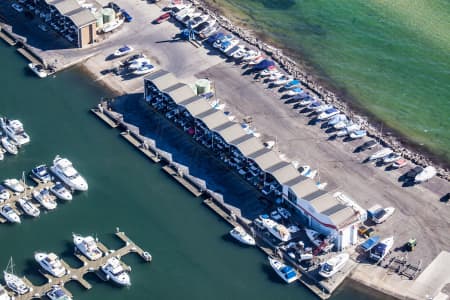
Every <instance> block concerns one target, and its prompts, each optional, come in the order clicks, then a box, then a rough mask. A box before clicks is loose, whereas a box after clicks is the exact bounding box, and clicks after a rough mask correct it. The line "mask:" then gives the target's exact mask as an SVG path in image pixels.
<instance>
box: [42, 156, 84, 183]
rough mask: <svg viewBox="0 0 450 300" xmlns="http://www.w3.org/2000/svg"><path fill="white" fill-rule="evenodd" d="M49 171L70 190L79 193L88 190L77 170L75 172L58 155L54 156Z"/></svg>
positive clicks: (69, 164)
mask: <svg viewBox="0 0 450 300" xmlns="http://www.w3.org/2000/svg"><path fill="white" fill-rule="evenodd" d="M50 170H51V171H52V172H53V173H55V175H56V176H58V177H59V178H60V179H61V180H62V181H63V182H64V183H65V184H67V185H68V186H69V187H71V188H72V189H74V190H79V191H87V190H88V184H87V182H86V180H85V179H84V178H83V177H82V176H81V175H80V174H78V172H77V170H75V168H74V167H73V166H72V163H71V162H70V160H68V159H67V158H61V157H60V156H59V155H58V156H56V157H55V159H54V160H53V166H51V167H50Z"/></svg>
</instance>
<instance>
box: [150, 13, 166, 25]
mask: <svg viewBox="0 0 450 300" xmlns="http://www.w3.org/2000/svg"><path fill="white" fill-rule="evenodd" d="M169 18H170V13H168V12H167V13H165V14H162V15H160V16H159V17H158V18H157V19H155V20H154V21H153V23H154V24H161V23H162V22H165V21H167V20H169Z"/></svg>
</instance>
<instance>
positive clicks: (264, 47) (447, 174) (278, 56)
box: [192, 0, 450, 181]
mask: <svg viewBox="0 0 450 300" xmlns="http://www.w3.org/2000/svg"><path fill="white" fill-rule="evenodd" d="M192 2H193V4H194V5H195V6H197V9H199V10H202V11H204V13H206V14H208V15H210V16H211V17H213V18H215V19H216V20H217V23H218V24H219V25H220V26H221V27H223V28H224V29H226V30H228V31H230V32H231V33H233V34H234V35H236V36H238V37H239V38H241V39H242V40H243V41H245V42H247V43H248V44H249V45H252V46H254V47H256V48H258V49H259V50H261V51H263V52H264V53H266V54H267V55H268V56H270V57H271V58H272V59H273V60H274V61H275V62H276V63H278V64H279V66H280V67H281V68H282V69H283V70H285V71H286V72H287V73H288V74H290V75H292V76H294V77H295V78H297V79H299V80H301V81H302V84H303V85H304V86H305V87H306V88H307V89H309V90H310V92H312V93H314V94H316V95H317V96H318V97H319V98H320V99H322V100H323V101H324V102H326V103H328V104H332V105H333V106H335V107H336V108H337V109H339V110H340V111H342V112H343V113H345V114H346V115H347V116H348V117H350V118H352V119H355V120H356V119H358V120H360V123H361V126H362V128H364V129H366V130H367V133H368V135H369V136H371V137H373V138H376V139H378V140H379V141H380V143H381V144H383V145H384V146H389V147H391V148H392V149H393V150H394V151H395V152H398V153H400V154H401V155H402V156H403V157H404V158H406V159H408V160H410V161H412V162H413V163H415V164H417V165H420V166H423V167H425V166H429V165H433V162H432V161H431V160H430V159H429V158H427V157H425V156H424V155H421V154H419V153H416V152H414V151H412V150H409V149H407V148H406V147H405V146H403V145H402V143H401V142H400V140H399V139H398V138H396V137H395V136H392V135H390V136H386V135H382V134H381V132H380V131H379V130H378V129H377V128H376V127H375V126H373V125H371V124H370V123H369V122H368V121H367V118H364V117H363V116H360V115H358V114H357V113H355V112H354V111H352V110H351V109H350V108H349V107H348V105H347V104H346V103H345V102H344V101H343V100H341V99H340V98H339V97H338V96H337V95H336V94H334V93H333V92H331V91H329V90H327V89H325V88H324V87H323V86H321V85H320V84H318V83H317V82H315V81H314V79H313V78H311V76H309V75H308V74H306V72H304V70H302V69H301V68H300V67H299V66H298V64H297V63H296V62H295V61H294V60H293V59H291V58H290V57H287V56H285V55H284V54H283V51H282V50H281V49H278V48H276V47H274V46H271V45H269V44H267V43H265V42H263V41H261V40H259V39H258V38H257V37H256V36H255V35H254V34H253V33H252V32H251V31H250V30H247V29H243V28H241V27H239V26H236V25H234V24H233V23H232V22H231V21H230V20H229V19H227V18H226V17H224V16H222V15H220V13H219V12H218V11H217V10H215V9H213V8H211V7H209V5H208V3H205V2H204V1H202V0H196V1H192ZM436 169H437V172H438V176H440V177H442V178H444V179H446V180H448V181H450V170H446V169H444V168H442V167H439V166H437V167H436Z"/></svg>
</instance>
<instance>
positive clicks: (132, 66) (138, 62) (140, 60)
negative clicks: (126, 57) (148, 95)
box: [128, 57, 150, 70]
mask: <svg viewBox="0 0 450 300" xmlns="http://www.w3.org/2000/svg"><path fill="white" fill-rule="evenodd" d="M145 65H150V60H149V59H148V58H145V57H140V58H138V59H136V60H134V61H133V62H132V63H131V64H129V65H128V69H129V70H138V69H139V68H142V67H143V66H145Z"/></svg>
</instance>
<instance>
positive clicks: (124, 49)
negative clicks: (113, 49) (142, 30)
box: [119, 45, 130, 52]
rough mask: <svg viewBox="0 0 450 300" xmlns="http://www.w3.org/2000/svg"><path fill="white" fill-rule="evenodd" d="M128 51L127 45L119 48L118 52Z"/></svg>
mask: <svg viewBox="0 0 450 300" xmlns="http://www.w3.org/2000/svg"><path fill="white" fill-rule="evenodd" d="M128 50H130V47H128V46H127V45H125V46H123V47H122V48H119V51H120V52H125V51H128Z"/></svg>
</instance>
